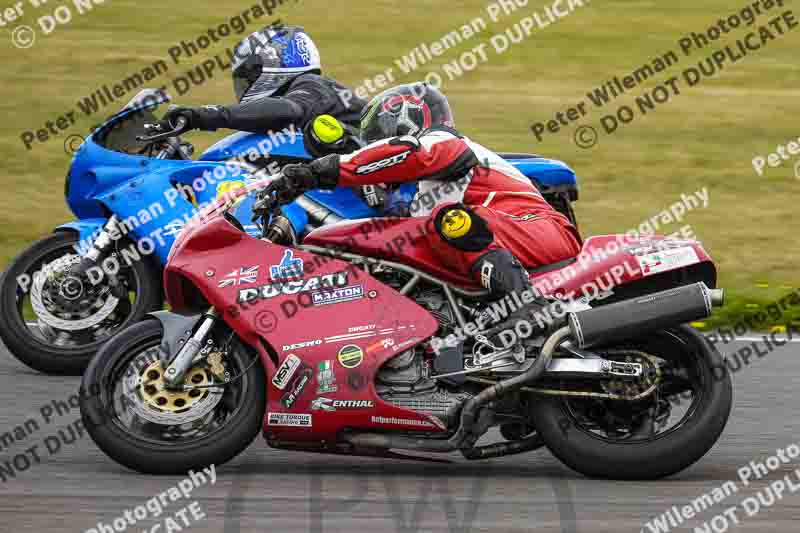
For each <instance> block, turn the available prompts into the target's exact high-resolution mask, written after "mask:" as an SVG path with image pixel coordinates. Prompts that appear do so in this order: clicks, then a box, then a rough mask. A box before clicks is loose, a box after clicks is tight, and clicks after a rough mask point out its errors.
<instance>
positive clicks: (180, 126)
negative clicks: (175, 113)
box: [136, 117, 188, 143]
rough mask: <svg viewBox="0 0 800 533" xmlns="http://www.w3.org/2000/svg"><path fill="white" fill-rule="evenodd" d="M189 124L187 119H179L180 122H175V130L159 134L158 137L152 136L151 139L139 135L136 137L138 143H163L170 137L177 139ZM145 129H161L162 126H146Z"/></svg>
mask: <svg viewBox="0 0 800 533" xmlns="http://www.w3.org/2000/svg"><path fill="white" fill-rule="evenodd" d="M187 123H188V121H187V120H186V118H185V117H178V120H177V121H176V122H175V126H174V129H172V130H170V131H167V132H164V133H158V134H156V135H152V136H149V137H148V136H145V135H139V136H137V137H136V140H137V141H138V142H144V143H151V142H156V141H163V140H165V139H169V138H170V137H177V136H178V135H180V134H181V133H182V132H183V128H185V127H186V124H187ZM144 127H145V129H161V124H145V125H144Z"/></svg>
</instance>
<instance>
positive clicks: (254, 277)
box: [217, 266, 258, 289]
mask: <svg viewBox="0 0 800 533" xmlns="http://www.w3.org/2000/svg"><path fill="white" fill-rule="evenodd" d="M256 281H258V266H252V267H242V268H240V269H239V270H234V271H233V272H231V273H230V274H228V275H227V276H225V279H223V280H220V282H219V283H218V284H217V285H218V286H219V288H220V289H224V288H225V287H236V286H237V285H246V284H248V283H255V282H256Z"/></svg>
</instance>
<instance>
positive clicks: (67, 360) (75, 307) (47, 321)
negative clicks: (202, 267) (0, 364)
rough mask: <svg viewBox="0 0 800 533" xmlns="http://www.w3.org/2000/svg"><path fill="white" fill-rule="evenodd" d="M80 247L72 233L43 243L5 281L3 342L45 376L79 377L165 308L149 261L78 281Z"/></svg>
mask: <svg viewBox="0 0 800 533" xmlns="http://www.w3.org/2000/svg"><path fill="white" fill-rule="evenodd" d="M77 244H78V236H77V234H75V233H72V232H60V233H55V234H53V235H50V236H48V237H45V238H43V239H41V240H39V241H37V242H35V243H34V244H33V245H32V246H31V247H30V248H28V249H27V250H25V251H24V252H22V253H21V254H20V255H19V256H17V257H16V258H15V259H14V260H13V261H12V262H11V264H10V265H9V267H8V268H7V269H6V271H5V272H4V273H3V276H2V278H0V338H2V339H3V342H4V343H5V345H6V347H7V348H8V350H9V351H10V352H11V354H12V355H14V356H15V357H16V358H17V359H19V360H20V361H21V362H22V363H24V364H26V365H27V366H29V367H31V368H33V369H34V370H38V371H40V372H44V373H45V374H54V375H70V376H79V375H81V374H82V373H83V371H84V370H85V369H86V367H87V365H88V364H89V360H90V359H91V358H92V356H93V355H94V354H95V353H96V352H97V350H98V349H100V347H101V346H102V345H103V343H105V342H106V341H107V340H108V339H109V338H111V337H112V336H113V335H115V334H116V333H117V332H118V331H121V330H122V329H124V328H125V327H127V326H129V325H131V324H134V323H136V322H138V321H140V320H141V319H142V318H143V317H144V316H145V314H147V313H149V312H151V311H154V310H157V309H159V308H160V307H161V304H162V291H161V280H160V273H159V271H158V268H157V267H156V266H155V265H154V264H153V262H152V261H151V260H150V259H149V258H147V257H143V258H141V259H140V260H136V261H131V262H130V264H127V263H126V262H124V261H117V262H116V263H114V264H115V265H119V269H118V270H117V271H116V272H113V273H112V274H109V275H106V276H103V277H102V279H101V280H99V281H98V280H97V279H95V280H92V279H91V278H89V277H88V276H87V275H86V274H75V273H73V268H74V267H75V266H76V265H77V264H78V263H80V255H79V254H78V252H77V251H76V249H75V246H76V245H77ZM109 272H111V271H109ZM112 284H113V285H112Z"/></svg>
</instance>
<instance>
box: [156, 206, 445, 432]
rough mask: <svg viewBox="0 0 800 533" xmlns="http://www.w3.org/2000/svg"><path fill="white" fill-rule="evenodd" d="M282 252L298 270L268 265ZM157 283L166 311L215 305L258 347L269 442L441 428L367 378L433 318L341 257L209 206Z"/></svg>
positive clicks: (427, 331)
mask: <svg viewBox="0 0 800 533" xmlns="http://www.w3.org/2000/svg"><path fill="white" fill-rule="evenodd" d="M290 250H291V253H290V256H291V258H292V260H293V261H297V260H300V261H302V262H303V273H302V275H301V276H300V275H294V274H295V273H296V272H293V271H291V270H289V271H283V272H281V271H279V270H275V271H274V272H273V268H272V267H278V268H280V267H281V265H282V262H284V259H285V258H286V253H287V251H290ZM295 264H297V263H295ZM287 274H288V275H287ZM273 276H275V277H273ZM275 278H277V279H275ZM315 280H316V281H315ZM164 281H165V287H166V291H167V297H168V300H169V302H170V304H171V305H172V307H173V310H174V311H176V312H179V313H194V312H198V311H199V310H200V309H202V308H203V307H207V306H208V305H211V306H214V307H215V308H216V309H217V310H219V311H222V312H224V313H225V317H224V318H225V321H226V323H227V324H228V325H229V326H230V327H231V328H233V329H234V330H235V331H236V333H237V334H238V335H239V336H240V338H241V339H242V340H244V341H245V342H246V343H248V344H250V345H251V346H253V347H254V348H256V349H257V350H258V352H259V353H260V355H261V359H262V362H263V364H264V367H265V368H266V370H267V376H268V379H269V383H268V391H267V402H268V403H267V413H266V417H265V420H264V431H265V434H267V436H268V438H269V439H270V440H272V441H325V440H330V439H332V438H333V437H334V435H335V434H336V433H337V432H338V431H340V430H342V429H343V428H347V427H353V428H368V429H369V428H371V429H373V430H375V429H378V430H386V429H395V430H397V429H400V430H412V431H413V430H425V431H441V430H442V428H440V426H441V423H440V422H439V421H438V420H436V419H429V418H428V417H426V416H424V415H421V414H419V413H417V412H415V411H411V410H408V409H403V408H400V407H397V406H394V405H391V404H388V403H386V402H384V401H382V400H381V399H380V398H379V397H378V395H377V393H376V391H375V388H374V385H373V383H374V381H375V374H376V372H377V370H378V369H379V368H380V367H381V365H382V364H383V363H385V362H386V361H387V360H388V359H390V358H391V357H393V356H394V355H396V354H398V353H400V352H401V351H404V350H408V349H410V348H412V347H413V346H414V345H415V344H418V343H419V342H421V341H422V340H424V339H427V338H429V337H430V336H432V335H433V334H434V333H435V332H436V329H437V327H438V323H437V322H436V320H435V319H434V318H433V317H432V316H431V315H430V314H429V313H428V312H427V311H426V310H425V309H423V308H421V307H420V306H418V305H417V304H416V303H414V302H413V301H412V300H410V299H408V298H406V297H404V296H402V295H400V294H399V293H398V292H396V291H395V290H393V289H391V288H390V287H388V286H386V285H384V284H382V283H380V282H379V281H377V280H376V279H375V278H373V277H371V276H369V275H367V274H365V273H364V272H363V271H361V270H359V269H355V268H353V267H352V266H351V265H350V264H349V263H345V262H342V261H337V260H332V259H329V258H323V257H321V256H316V255H314V254H310V253H305V252H302V251H300V250H296V249H294V250H293V249H290V248H286V247H283V246H278V245H276V244H273V243H270V242H267V241H262V240H258V239H254V238H252V237H250V236H248V235H247V234H246V233H244V232H243V231H241V230H240V229H238V228H237V227H235V226H234V223H232V222H231V221H229V220H228V219H226V218H225V217H224V216H222V213H216V214H214V215H211V216H208V217H206V218H205V221H204V223H203V224H195V225H193V226H192V227H190V228H188V229H187V230H186V231H185V232H184V233H183V234H182V235H181V239H180V241H179V242H178V243H176V248H175V249H174V251H173V254H172V256H171V258H170V261H169V264H168V266H167V269H166V271H165V274H164ZM203 300H205V301H203ZM265 343H266V344H265ZM267 345H268V346H267ZM301 382H302V384H301Z"/></svg>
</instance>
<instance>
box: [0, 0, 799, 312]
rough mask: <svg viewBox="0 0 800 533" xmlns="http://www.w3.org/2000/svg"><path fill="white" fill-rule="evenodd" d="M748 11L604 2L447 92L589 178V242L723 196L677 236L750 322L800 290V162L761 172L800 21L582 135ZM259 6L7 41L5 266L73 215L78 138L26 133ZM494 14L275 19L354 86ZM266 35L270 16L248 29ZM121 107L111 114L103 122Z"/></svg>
mask: <svg viewBox="0 0 800 533" xmlns="http://www.w3.org/2000/svg"><path fill="white" fill-rule="evenodd" d="M548 4H552V3H551V2H548ZM746 4H747V2H744V1H742V2H737V1H723V0H705V1H704V2H696V1H691V2H690V1H687V0H675V1H673V2H655V1H625V2H621V1H602V0H592V2H591V3H589V4H588V5H587V7H584V8H582V9H579V10H578V11H577V12H575V13H573V14H572V15H570V16H569V17H567V18H565V19H562V20H560V21H559V22H558V23H557V24H554V25H551V26H549V27H547V28H545V29H542V30H539V29H536V30H535V31H534V33H533V35H532V36H531V37H530V38H528V39H526V40H525V41H524V42H523V43H521V44H516V45H514V46H513V47H511V49H509V51H507V52H506V53H505V54H502V55H498V54H497V53H496V52H495V51H494V49H493V48H492V47H491V45H489V46H488V47H487V49H486V52H487V55H488V59H489V61H488V62H486V63H483V64H481V65H479V66H478V68H476V69H475V70H474V71H472V72H468V73H466V74H465V75H464V76H462V77H460V78H457V79H454V80H447V77H446V76H445V82H446V83H445V86H444V89H445V91H446V92H447V94H448V95H449V97H450V101H451V104H452V105H453V107H454V108H455V112H456V117H457V123H458V126H459V128H460V129H461V130H462V131H463V132H464V133H466V134H467V135H469V136H470V137H472V138H474V139H475V140H477V141H478V142H481V143H483V144H486V145H487V146H489V147H491V148H494V149H496V150H498V151H500V150H503V151H512V150H513V151H531V152H537V153H541V154H544V155H547V156H551V157H554V158H558V159H562V160H564V161H566V162H568V163H569V164H570V165H571V166H572V167H573V168H575V170H576V171H577V172H578V175H579V177H580V178H581V180H582V182H581V188H582V195H581V199H580V201H579V202H578V203H577V214H578V217H579V220H580V221H581V224H582V228H581V229H582V231H583V233H584V234H586V235H589V234H595V233H612V232H618V231H624V230H627V229H629V228H631V227H635V226H638V224H639V223H640V222H642V221H643V220H645V219H647V218H649V217H650V216H652V215H654V214H656V213H658V212H659V211H661V210H663V209H665V208H667V207H668V206H669V205H670V204H671V203H672V202H674V201H675V200H676V199H677V198H678V197H679V196H680V194H681V193H690V192H693V191H695V190H699V189H701V188H703V187H708V188H709V190H710V191H711V197H710V206H709V208H708V209H705V210H696V211H693V212H691V213H690V214H689V215H688V216H687V218H686V219H685V221H684V222H683V223H682V224H674V225H673V226H671V227H669V228H667V231H668V232H672V231H677V230H678V229H679V228H680V226H682V225H684V224H690V225H691V226H692V228H693V230H694V232H695V234H696V235H698V236H699V238H700V239H701V240H702V241H703V242H704V243H705V245H706V247H707V248H708V250H709V251H710V253H711V254H712V256H713V257H714V259H715V260H716V261H717V264H718V267H719V273H720V285H721V286H724V287H726V288H728V289H729V296H730V298H729V302H730V304H729V307H728V309H727V310H726V311H724V314H722V315H720V317H721V318H720V320H729V319H731V317H733V316H736V315H738V314H740V313H741V312H742V311H743V310H745V309H747V307H746V306H747V304H749V303H760V304H761V305H766V304H768V303H770V302H772V301H774V300H776V299H778V298H780V297H781V296H782V295H783V294H785V293H786V292H788V288H789V287H797V286H800V275H799V274H798V271H797V265H796V261H795V259H796V258H797V251H796V250H797V247H798V244H800V222H798V220H797V218H796V215H795V213H794V209H793V208H794V205H795V202H796V196H797V193H798V191H800V181H798V180H797V179H795V178H794V175H793V174H794V173H793V170H792V168H793V166H794V163H795V162H796V161H793V162H792V164H791V165H790V164H788V163H787V164H785V165H784V166H783V167H781V168H778V169H769V170H768V172H767V173H766V176H765V177H763V178H759V177H757V176H756V175H755V173H754V171H753V168H752V166H751V163H750V161H751V159H752V158H753V157H754V156H756V155H759V154H763V155H766V154H767V153H769V152H771V151H773V150H774V149H775V147H776V146H777V145H778V144H783V143H785V142H786V141H789V140H791V139H797V138H798V137H800V126H798V124H797V120H796V115H795V113H796V112H797V111H798V108H799V107H800V100H798V93H797V87H798V86H799V85H800V69H798V68H797V59H796V49H797V43H798V39H800V28H798V29H795V30H794V31H792V32H789V33H788V34H787V35H785V36H783V37H781V38H779V39H777V40H775V41H773V42H771V43H769V44H768V45H767V46H765V47H764V48H763V49H761V50H759V51H757V52H751V53H750V55H749V56H748V57H746V58H744V59H743V60H741V61H740V62H738V63H736V64H733V65H726V66H725V68H724V70H723V71H722V72H721V74H720V75H718V76H717V77H715V78H714V79H709V80H704V81H703V82H702V83H701V84H699V85H698V86H696V87H694V88H687V87H686V86H685V85H683V84H682V85H681V90H682V94H680V95H679V96H676V97H674V98H672V99H671V100H670V102H668V103H667V104H664V105H662V106H659V107H658V108H657V110H656V111H654V112H651V113H649V114H648V115H647V116H646V117H641V116H637V118H636V119H635V120H634V121H633V122H632V123H631V124H629V125H626V126H625V127H623V128H621V129H620V130H619V131H617V132H616V133H614V134H613V135H605V134H604V133H601V134H600V139H599V143H598V145H597V146H596V147H594V148H593V149H590V150H583V149H580V148H578V147H577V146H576V145H575V144H574V143H573V142H572V135H573V131H574V129H575V127H576V126H577V125H579V124H588V125H591V126H594V127H595V128H597V129H598V131H599V130H600V117H601V116H602V115H604V114H607V113H610V112H611V111H612V110H614V109H616V107H618V106H619V105H623V104H624V105H630V106H633V105H634V97H635V96H638V95H640V94H642V93H643V91H645V90H647V89H648V88H653V87H655V86H656V85H658V83H660V82H661V81H664V80H665V79H667V78H668V77H671V76H676V75H679V74H680V71H681V70H682V69H684V68H686V67H688V66H692V65H693V64H695V63H696V62H697V61H699V60H701V59H703V58H704V57H705V56H706V55H708V54H710V53H711V51H712V50H713V49H715V47H709V48H707V49H706V50H704V51H701V52H695V53H694V54H693V55H691V56H690V57H683V56H682V55H681V54H680V50H679V49H678V45H677V42H678V39H679V38H681V37H683V36H684V35H685V34H688V33H689V32H692V31H696V32H701V31H703V30H704V29H705V28H707V27H708V26H709V25H710V24H711V23H712V22H714V21H716V20H718V19H719V18H721V17H727V16H728V15H729V14H732V13H733V12H735V11H739V10H740V9H741V8H742V7H744V6H745V5H746ZM70 5H72V4H70ZM250 5H251V4H250V3H249V2H246V1H241V0H237V1H234V2H227V3H224V4H221V3H219V2H211V1H209V0H194V1H193V2H191V3H187V4H174V3H166V2H146V3H142V2H133V1H132V0H114V2H113V3H105V4H102V5H99V6H97V7H96V8H95V9H94V10H93V11H92V12H91V13H87V14H85V15H83V16H76V17H75V19H74V20H73V22H71V23H70V24H69V25H68V26H65V27H59V28H58V29H56V30H55V31H54V32H53V33H52V34H51V35H48V36H41V35H40V36H39V38H38V40H37V42H36V44H35V46H34V47H33V48H31V49H28V50H19V49H16V48H13V47H12V46H11V43H10V39H9V40H7V41H6V44H4V45H3V46H2V47H0V59H2V64H3V67H4V68H3V72H4V79H3V81H4V83H2V85H0V112H2V116H3V118H4V120H3V122H2V124H0V128H2V135H1V136H0V155H1V156H2V160H3V161H4V172H3V174H2V177H1V178H0V180H2V185H3V187H2V189H3V195H2V197H1V198H2V209H0V264H6V263H7V262H8V261H9V260H10V259H11V258H12V257H13V256H14V255H15V254H16V253H18V252H19V251H20V250H22V249H23V248H24V247H26V246H28V245H29V244H30V243H31V241H33V240H34V239H36V238H38V237H40V236H42V235H44V234H46V233H48V232H49V231H51V230H52V228H53V227H54V226H56V225H58V224H59V223H61V222H63V221H66V220H68V219H70V218H72V216H71V214H70V213H69V211H68V210H67V208H66V206H65V204H64V201H63V197H62V191H63V177H64V175H65V173H66V171H67V167H68V165H69V157H68V156H67V155H66V154H65V153H64V150H63V146H62V143H63V141H64V138H65V137H66V134H63V135H62V136H61V137H59V138H56V139H54V140H51V141H50V142H48V143H46V144H37V145H36V146H35V148H34V149H33V150H32V151H25V150H24V149H22V144H21V142H20V140H19V134H20V133H21V131H22V130H26V129H30V128H34V127H41V125H42V124H43V123H44V122H45V121H47V120H54V119H56V118H57V117H58V116H59V115H61V114H62V113H64V112H65V111H68V110H73V109H75V107H76V102H77V100H78V99H79V98H80V97H82V96H84V95H87V94H89V93H91V92H92V91H93V90H95V89H96V88H98V87H100V86H101V85H102V84H103V83H108V82H113V81H119V80H121V79H122V78H124V77H127V76H128V75H130V74H132V73H133V72H136V71H138V70H140V69H141V68H143V67H145V66H147V65H150V64H152V63H153V62H154V61H156V60H158V59H165V60H167V61H168V62H169V57H168V56H167V50H168V49H169V48H170V47H172V46H174V45H175V44H177V43H178V42H179V41H180V40H182V39H185V40H191V39H193V38H195V37H196V36H198V35H200V34H201V33H204V32H205V31H206V30H207V28H209V27H212V26H216V25H218V24H219V23H221V22H223V21H224V20H227V19H229V18H230V17H232V16H234V15H235V14H236V13H237V12H241V11H244V10H245V9H246V8H247V7H249V6H250ZM485 5H486V4H485V3H483V2H481V1H476V0H461V1H459V2H444V1H441V0H440V1H434V0H409V1H408V2H404V3H402V4H400V3H397V2H394V1H388V0H377V1H370V2H365V1H361V0H359V1H354V0H351V1H349V2H330V1H327V0H325V1H323V0H300V1H299V2H298V3H296V4H295V3H287V5H285V6H282V7H280V8H279V9H278V10H277V12H276V13H275V14H274V15H273V16H272V17H271V18H270V19H269V20H273V19H275V18H278V17H280V18H282V19H283V20H284V21H286V22H289V23H294V24H302V25H304V26H306V28H307V29H308V30H309V31H310V32H311V33H312V34H313V35H314V37H315V39H316V40H317V42H318V44H319V45H320V47H321V49H322V55H323V62H324V64H325V66H326V70H327V72H328V73H329V74H330V75H332V76H334V77H336V78H337V79H339V80H341V81H343V82H345V83H348V84H353V85H356V84H360V83H362V80H364V79H365V78H373V77H374V76H375V75H377V74H379V73H381V72H383V71H384V70H385V69H387V68H388V67H392V66H394V64H393V61H394V60H395V59H396V58H398V57H400V56H401V55H402V54H405V53H407V52H408V51H409V50H410V49H412V48H413V47H415V46H417V45H418V44H419V43H421V42H426V43H430V42H432V41H436V40H438V39H440V38H441V37H442V36H443V35H445V34H446V33H448V32H450V31H452V30H454V29H456V28H457V27H459V26H460V25H462V24H465V23H467V22H469V21H471V20H473V19H475V18H476V17H479V16H482V17H483V18H484V19H485V20H487V21H488V17H487V16H486V12H485V10H484V9H485ZM542 5H544V2H541V1H532V2H530V5H529V7H528V8H525V9H521V10H519V11H517V12H516V13H514V14H511V15H505V16H503V17H502V18H501V19H500V20H499V21H498V22H497V23H492V24H490V25H489V28H488V29H487V30H485V31H484V32H482V33H481V34H479V35H477V36H475V37H473V38H472V39H471V40H469V41H466V42H464V43H462V44H461V45H460V46H458V47H457V48H455V49H450V50H448V51H447V52H446V53H445V54H444V55H443V56H441V57H439V58H436V59H435V60H434V61H433V62H431V63H430V64H427V65H425V66H424V67H423V68H422V69H420V70H419V71H418V72H417V73H415V74H410V75H408V76H398V77H397V81H398V82H405V81H411V80H416V79H419V78H421V77H423V76H424V75H425V74H427V73H428V72H431V71H434V72H438V73H440V74H441V73H442V72H443V70H442V67H443V65H444V64H446V63H449V62H452V61H454V60H456V59H458V58H459V56H460V55H461V54H462V53H463V52H466V51H468V50H471V49H472V48H473V47H475V46H477V45H479V44H481V43H482V42H489V41H488V40H489V38H490V37H491V36H492V35H494V34H495V33H499V32H502V31H504V30H505V29H506V28H507V27H509V26H511V25H512V24H514V23H516V22H518V21H519V20H520V19H521V18H523V17H524V16H527V15H528V14H530V13H532V12H533V10H534V9H536V10H537V11H539V12H542V9H541V7H540V6H542ZM788 8H790V6H789V4H787V9H788ZM50 9H52V8H50ZM42 13H44V11H41V10H36V9H34V8H33V7H32V6H30V5H27V4H26V14H25V17H24V18H23V20H22V23H26V24H30V25H32V26H34V27H35V25H36V24H35V19H36V16H37V15H40V14H42ZM772 16H774V14H773V15H772ZM772 16H767V17H761V18H760V19H759V23H761V24H766V22H767V21H768V20H769V19H770V18H772ZM263 20H264V21H266V20H267V19H266V18H265V19H263ZM260 26H261V23H260V22H257V23H254V24H251V25H250V26H249V27H248V30H249V31H255V30H256V29H259V28H260ZM745 33H746V31H745V30H743V29H739V30H735V31H734V33H732V34H730V35H728V36H725V37H724V38H723V40H722V41H720V42H722V43H723V44H728V43H730V42H733V41H734V40H735V39H736V38H740V37H742V36H743V35H744V34H745ZM3 34H4V35H6V36H7V37H8V36H9V34H10V32H9V31H8V29H5V30H4V33H3ZM237 39H238V37H230V38H228V40H227V41H226V42H225V43H222V42H221V43H218V44H215V45H212V47H210V48H209V49H207V50H205V51H204V52H203V53H202V54H201V55H198V56H196V57H194V58H192V59H189V60H185V61H184V62H183V63H181V64H180V65H174V64H172V63H171V64H170V71H169V72H168V73H167V74H166V75H165V76H163V77H162V78H161V79H159V80H157V81H158V82H160V83H161V84H169V83H170V81H171V78H174V77H176V76H178V75H180V74H182V73H183V72H184V71H185V70H187V69H189V68H191V67H194V66H196V65H199V64H200V63H201V62H202V61H203V60H204V59H207V58H209V57H212V56H213V55H215V54H221V53H222V52H223V50H224V49H225V48H226V47H227V46H230V45H232V44H233V42H235V41H236V40H237ZM668 50H675V51H676V53H678V54H679V56H680V57H681V62H680V64H678V65H675V66H673V67H672V68H671V69H670V70H668V71H667V72H664V73H662V74H660V75H657V76H655V77H654V78H653V79H651V80H649V82H648V83H646V85H645V86H644V87H640V88H637V89H634V90H633V91H631V93H630V94H629V95H627V96H624V97H621V98H620V99H618V100H616V101H614V102H613V103H612V104H609V105H608V106H607V107H606V108H604V109H602V110H598V109H595V108H594V106H592V105H591V104H589V105H588V108H587V109H588V110H589V115H588V116H587V117H585V118H584V119H583V120H582V121H580V122H577V123H575V124H573V125H572V126H570V127H565V128H563V129H562V130H561V131H560V132H559V133H556V134H548V135H547V136H546V137H545V138H544V140H543V142H541V143H537V142H536V140H535V138H534V137H533V135H532V133H531V131H530V126H531V124H532V123H534V122H537V121H545V120H548V119H550V118H552V117H553V115H554V114H555V113H556V112H557V111H563V110H566V109H567V108H568V107H569V106H571V105H573V104H575V103H577V102H579V101H581V100H586V97H585V94H586V92H588V91H590V90H591V89H592V88H594V87H596V86H597V85H599V84H601V83H602V82H603V81H605V80H607V79H609V78H611V77H612V76H614V75H618V76H620V77H621V76H623V75H625V74H628V73H630V72H632V71H633V70H634V69H636V68H638V67H640V66H641V65H642V64H644V63H647V62H649V61H650V60H651V59H653V58H654V57H656V56H660V55H662V54H663V53H665V52H666V51H668ZM397 72H398V69H397V68H395V73H397ZM154 84H155V83H154ZM231 99H232V89H231V82H230V79H229V77H228V75H227V73H225V74H218V75H217V77H216V78H215V79H213V80H211V81H210V82H209V83H207V84H205V85H204V86H202V87H198V88H194V89H192V90H191V91H190V92H189V93H188V94H186V95H184V96H182V97H179V98H176V100H177V101H179V102H180V103H183V104H188V105H200V104H206V103H226V102H230V101H231ZM112 111H113V109H111V108H109V109H108V110H106V112H105V113H110V112H112ZM101 115H102V116H101ZM103 116H105V114H98V115H96V116H93V117H82V118H81V119H80V121H79V123H78V124H77V125H76V127H75V128H73V129H71V130H70V131H69V132H68V133H85V132H86V131H87V130H88V128H89V127H91V126H92V125H94V124H95V123H97V122H98V121H99V120H100V119H101V118H103ZM224 134H225V132H220V133H217V134H213V135H212V134H199V135H195V136H194V137H193V141H195V142H196V143H197V145H198V148H200V149H202V148H203V147H205V146H207V145H208V144H210V143H211V142H212V141H213V140H215V139H217V138H220V137H221V136H222V135H224ZM798 160H800V159H798ZM762 282H767V283H768V288H758V287H757V285H758V284H759V283H762ZM797 318H798V317H797V313H794V314H793V315H792V316H790V315H788V314H787V315H786V316H785V317H783V318H782V321H786V320H790V319H795V320H796V319H797Z"/></svg>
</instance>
